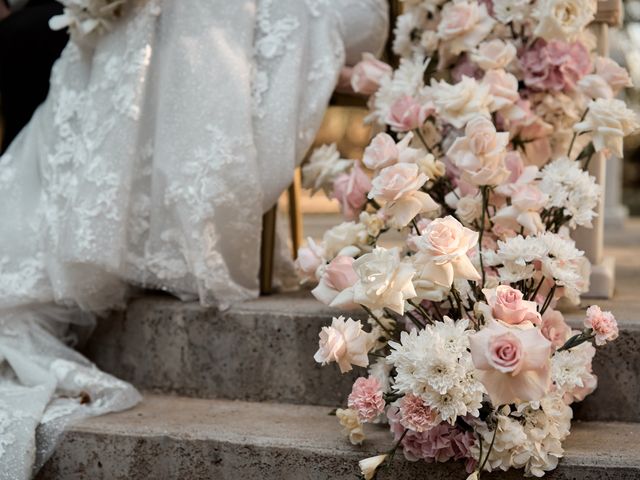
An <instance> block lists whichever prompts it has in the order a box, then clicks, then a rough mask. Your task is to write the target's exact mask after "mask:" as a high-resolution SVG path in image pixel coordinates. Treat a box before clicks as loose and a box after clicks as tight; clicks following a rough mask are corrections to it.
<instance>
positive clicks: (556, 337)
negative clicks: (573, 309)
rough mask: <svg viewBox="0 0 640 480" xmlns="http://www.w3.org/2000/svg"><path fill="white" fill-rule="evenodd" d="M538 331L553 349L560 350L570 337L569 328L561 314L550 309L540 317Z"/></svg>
mask: <svg viewBox="0 0 640 480" xmlns="http://www.w3.org/2000/svg"><path fill="white" fill-rule="evenodd" d="M540 331H541V332H542V335H544V337H545V338H546V339H547V340H549V341H550V342H551V344H552V345H553V346H554V347H555V348H560V347H561V346H562V345H564V343H565V342H566V341H567V340H568V339H569V337H570V336H571V327H569V325H567V322H565V321H564V317H563V316H562V313H560V312H558V311H557V310H553V309H551V308H549V309H547V311H546V312H544V315H543V316H542V325H541V326H540Z"/></svg>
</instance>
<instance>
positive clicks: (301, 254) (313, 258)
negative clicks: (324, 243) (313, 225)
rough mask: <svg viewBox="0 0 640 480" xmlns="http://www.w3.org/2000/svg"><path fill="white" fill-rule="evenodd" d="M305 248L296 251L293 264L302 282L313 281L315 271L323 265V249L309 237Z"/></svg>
mask: <svg viewBox="0 0 640 480" xmlns="http://www.w3.org/2000/svg"><path fill="white" fill-rule="evenodd" d="M307 242H308V244H307V246H306V247H302V248H300V249H299V250H298V258H297V259H296V262H295V267H296V271H297V273H298V276H299V277H300V279H301V281H302V282H307V281H314V280H315V279H316V270H318V267H320V266H321V265H324V263H325V260H324V258H323V257H324V248H322V247H321V246H320V245H318V244H317V243H316V242H314V241H313V239H312V238H311V237H309V238H308V239H307Z"/></svg>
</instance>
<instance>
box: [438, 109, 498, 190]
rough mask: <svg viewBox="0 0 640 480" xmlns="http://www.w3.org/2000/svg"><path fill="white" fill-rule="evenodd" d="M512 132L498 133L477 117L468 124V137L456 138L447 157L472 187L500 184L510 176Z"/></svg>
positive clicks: (466, 132) (490, 123)
mask: <svg viewBox="0 0 640 480" xmlns="http://www.w3.org/2000/svg"><path fill="white" fill-rule="evenodd" d="M508 143H509V133H507V132H496V127H495V126H494V125H493V123H492V122H491V121H490V120H488V119H486V118H484V117H482V116H478V117H474V118H473V119H471V120H470V121H469V123H467V126H466V128H465V136H464V137H458V138H456V140H455V142H453V145H451V148H449V150H448V151H447V157H449V159H450V160H451V161H452V162H453V163H454V164H455V166H456V167H458V168H459V169H460V170H461V172H462V180H464V181H465V182H468V183H470V184H473V185H477V186H481V185H499V184H501V183H502V182H503V181H504V180H505V179H506V178H507V176H508V174H509V172H508V171H507V169H506V168H505V166H504V157H505V155H506V153H507V151H506V147H507V144H508Z"/></svg>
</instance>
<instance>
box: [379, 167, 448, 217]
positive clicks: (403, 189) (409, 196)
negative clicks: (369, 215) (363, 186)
mask: <svg viewBox="0 0 640 480" xmlns="http://www.w3.org/2000/svg"><path fill="white" fill-rule="evenodd" d="M427 180H428V178H427V176H426V175H424V174H423V173H420V169H419V167H418V165H416V164H414V163H398V164H395V165H392V166H390V167H386V168H383V169H382V170H381V171H380V173H379V174H378V176H376V177H375V178H374V179H373V181H372V182H371V183H372V185H373V188H372V189H371V191H370V192H369V198H375V200H376V201H378V202H380V203H384V215H385V218H386V219H387V223H388V224H389V226H391V227H395V228H402V227H404V226H406V225H408V224H409V222H411V220H412V219H413V218H414V217H415V216H416V215H418V214H420V213H427V212H433V211H436V210H438V209H439V206H438V204H437V203H436V202H434V201H433V199H432V198H431V197H430V196H429V194H427V193H425V192H422V191H420V187H422V186H423V185H424V184H425V183H426V181H427Z"/></svg>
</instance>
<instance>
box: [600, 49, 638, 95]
mask: <svg viewBox="0 0 640 480" xmlns="http://www.w3.org/2000/svg"><path fill="white" fill-rule="evenodd" d="M595 69H596V74H597V75H599V76H600V77H602V78H604V80H605V81H606V82H607V83H608V84H609V86H610V87H611V89H612V90H613V94H614V95H617V94H618V93H619V92H620V90H622V89H623V88H626V87H633V82H632V81H631V77H629V72H627V70H626V69H624V68H622V67H621V66H620V65H618V64H617V63H616V62H614V61H613V60H611V59H610V58H607V57H598V58H597V59H596V65H595Z"/></svg>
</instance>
